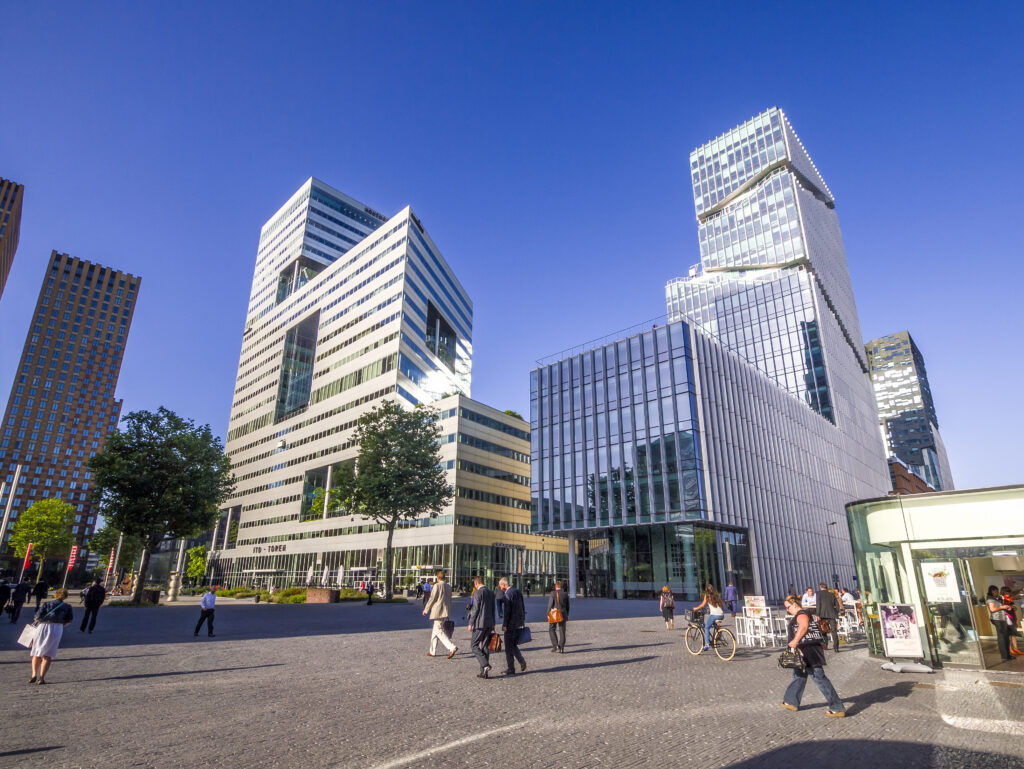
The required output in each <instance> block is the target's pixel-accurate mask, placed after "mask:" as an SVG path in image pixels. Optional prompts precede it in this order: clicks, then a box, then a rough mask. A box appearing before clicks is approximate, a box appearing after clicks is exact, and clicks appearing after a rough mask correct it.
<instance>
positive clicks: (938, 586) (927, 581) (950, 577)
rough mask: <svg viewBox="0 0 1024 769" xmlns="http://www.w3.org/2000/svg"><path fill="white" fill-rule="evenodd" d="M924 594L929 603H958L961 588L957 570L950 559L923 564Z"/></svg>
mask: <svg viewBox="0 0 1024 769" xmlns="http://www.w3.org/2000/svg"><path fill="white" fill-rule="evenodd" d="M921 576H922V577H924V594H925V598H926V600H927V601H928V603H958V602H959V601H960V589H959V587H958V586H957V581H956V571H954V569H953V564H952V563H950V562H949V561H929V562H927V563H922V564H921Z"/></svg>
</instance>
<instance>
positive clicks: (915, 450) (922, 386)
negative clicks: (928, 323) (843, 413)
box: [865, 331, 953, 491]
mask: <svg viewBox="0 0 1024 769" xmlns="http://www.w3.org/2000/svg"><path fill="white" fill-rule="evenodd" d="M865 347H866V350H867V355H868V363H869V366H870V369H871V384H872V385H873V387H874V390H875V399H876V402H877V404H878V420H879V425H880V426H881V428H882V436H883V438H884V439H885V443H886V447H887V448H888V450H889V453H890V454H891V455H892V456H895V457H898V458H899V459H900V460H901V461H902V462H904V463H905V464H906V465H908V466H909V467H910V468H911V469H912V470H913V471H914V472H915V473H917V474H918V475H920V476H921V477H922V478H924V479H925V481H927V483H928V484H929V485H930V486H931V487H932V488H933V489H935V490H936V491H949V490H950V489H952V488H953V474H952V472H951V471H950V468H949V459H948V458H947V456H946V448H945V446H944V445H943V443H942V438H941V437H940V436H939V420H938V417H937V416H936V414H935V402H934V400H933V399H932V391H931V386H930V385H929V384H928V372H927V370H926V369H925V365H924V356H923V355H921V350H920V349H919V348H918V346H917V344H916V343H915V342H914V338H913V337H912V336H911V335H910V332H909V331H900V332H898V333H895V334H888V335H887V336H883V337H879V338H878V339H873V340H872V341H870V342H868V343H867V345H866V346H865Z"/></svg>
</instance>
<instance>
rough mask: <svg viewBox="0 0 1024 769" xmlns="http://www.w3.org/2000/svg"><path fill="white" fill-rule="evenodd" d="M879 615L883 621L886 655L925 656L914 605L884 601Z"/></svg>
mask: <svg viewBox="0 0 1024 769" xmlns="http://www.w3.org/2000/svg"><path fill="white" fill-rule="evenodd" d="M878 615H879V619H881V621H882V643H883V644H884V645H885V656H886V657H910V658H911V659H920V658H921V657H924V649H922V648H921V634H920V633H919V632H918V625H917V614H916V612H915V611H914V607H913V606H907V605H904V604H897V603H883V604H880V605H879V607H878Z"/></svg>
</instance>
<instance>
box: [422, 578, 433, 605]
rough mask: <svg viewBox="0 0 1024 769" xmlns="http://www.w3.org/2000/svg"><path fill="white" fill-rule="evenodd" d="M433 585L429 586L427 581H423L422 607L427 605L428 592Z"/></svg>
mask: <svg viewBox="0 0 1024 769" xmlns="http://www.w3.org/2000/svg"><path fill="white" fill-rule="evenodd" d="M432 588H433V585H431V584H430V581H429V580H423V605H424V606H426V605H427V599H428V598H430V591H431V589H432Z"/></svg>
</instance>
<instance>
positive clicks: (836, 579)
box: [825, 521, 839, 587]
mask: <svg viewBox="0 0 1024 769" xmlns="http://www.w3.org/2000/svg"><path fill="white" fill-rule="evenodd" d="M837 523H838V521H832V522H831V523H829V524H828V526H826V527H825V535H826V536H827V537H828V557H829V560H830V561H831V562H832V586H833V587H838V585H837V584H836V583H837V582H839V575H838V574H836V557H835V554H834V553H833V551H832V530H831V529H830V528H829V527H830V526H835V525H836V524H837Z"/></svg>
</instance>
